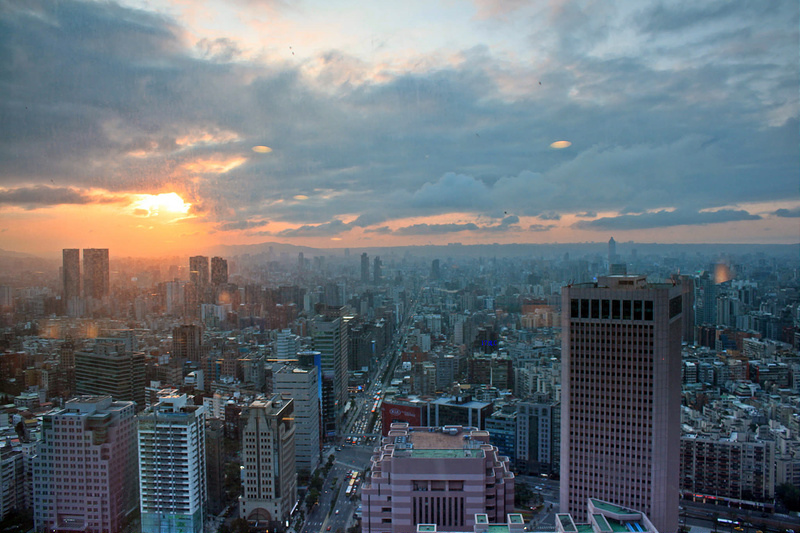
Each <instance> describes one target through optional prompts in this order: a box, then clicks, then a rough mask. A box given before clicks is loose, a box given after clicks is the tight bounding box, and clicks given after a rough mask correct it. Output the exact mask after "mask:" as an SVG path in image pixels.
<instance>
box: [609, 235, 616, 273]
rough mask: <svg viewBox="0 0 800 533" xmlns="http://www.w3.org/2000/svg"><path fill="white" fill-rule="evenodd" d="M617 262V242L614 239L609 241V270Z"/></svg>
mask: <svg viewBox="0 0 800 533" xmlns="http://www.w3.org/2000/svg"><path fill="white" fill-rule="evenodd" d="M616 262H617V241H615V240H614V237H611V238H610V239H608V268H609V269H610V268H611V265H613V264H614V263H616Z"/></svg>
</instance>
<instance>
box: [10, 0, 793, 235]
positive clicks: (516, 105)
mask: <svg viewBox="0 0 800 533" xmlns="http://www.w3.org/2000/svg"><path fill="white" fill-rule="evenodd" d="M245 1H246V0H241V2H245ZM267 4H268V5H269V6H273V7H274V8H275V9H278V10H279V11H281V10H283V9H284V8H283V7H281V6H283V4H281V3H275V2H267ZM476 9H477V14H476V18H475V20H469V21H468V23H469V24H473V25H474V26H469V27H468V29H473V30H481V31H476V32H475V34H476V35H487V33H486V32H485V30H487V29H491V30H493V34H495V35H503V38H502V39H498V40H492V39H491V38H487V39H485V41H486V42H484V39H481V40H480V42H479V41H478V40H474V41H470V44H469V45H465V46H462V45H461V44H459V45H458V46H459V48H458V49H449V48H448V49H447V50H443V51H440V52H437V53H435V54H433V53H431V54H429V53H424V52H423V51H421V50H422V49H421V48H419V47H418V46H417V44H418V43H415V42H412V41H408V42H409V43H410V44H409V46H407V47H406V46H403V47H404V48H407V49H408V50H407V51H404V54H407V55H404V56H403V57H399V56H398V55H395V56H391V57H387V56H384V55H381V54H373V55H369V54H367V55H364V54H361V55H359V54H358V51H357V50H356V49H354V48H348V47H347V45H348V38H349V36H346V37H342V38H341V39H339V40H337V41H335V42H331V43H329V44H326V45H325V46H323V47H320V48H319V49H318V50H316V51H315V52H313V53H311V55H309V56H307V57H306V58H304V59H303V60H302V61H301V60H285V59H280V60H279V59H275V57H273V56H271V55H270V52H265V54H264V55H263V56H261V57H259V58H258V59H257V60H255V59H248V57H247V53H246V52H243V50H245V48H246V47H245V45H244V44H243V41H242V40H241V39H240V38H239V36H237V35H234V34H229V35H227V36H222V35H216V34H215V35H213V36H205V35H201V36H199V37H198V38H197V39H192V42H191V43H190V42H189V41H188V39H187V35H192V33H191V32H189V31H187V28H186V27H185V26H184V25H183V22H182V21H181V20H179V19H175V18H170V17H168V16H166V15H162V14H157V13H153V12H148V11H146V10H142V9H129V8H126V7H123V6H120V5H118V4H114V3H97V2H73V1H61V2H56V1H54V0H43V1H41V2H37V3H35V4H28V3H24V2H18V3H10V4H8V5H7V6H6V9H3V10H2V13H0V55H1V56H2V57H8V58H12V60H11V61H8V62H7V65H6V67H7V68H4V69H2V71H0V84H2V85H3V87H4V97H3V98H2V99H0V118H2V123H3V128H2V129H0V160H2V161H3V165H0V187H4V188H5V189H6V191H11V190H16V189H20V190H26V189H32V188H35V187H39V186H44V185H46V184H48V183H50V180H51V179H54V178H58V179H57V180H56V181H57V182H58V183H60V184H66V185H67V186H65V187H64V188H65V189H74V190H75V191H83V190H92V189H103V190H107V191H112V192H110V193H109V194H114V193H117V192H143V191H146V192H149V191H153V190H158V191H167V190H175V191H176V192H178V193H180V194H181V196H182V197H183V198H191V201H192V203H193V204H195V205H194V206H193V208H192V209H193V213H197V214H199V215H202V218H203V219H204V220H208V221H210V222H213V223H214V224H215V226H216V227H217V228H220V229H222V228H227V229H224V230H223V231H233V230H247V229H251V228H254V227H256V226H254V225H250V223H249V222H244V221H256V220H264V221H265V222H267V221H269V222H271V223H280V222H282V223H291V224H292V225H298V226H300V227H299V228H296V229H294V230H285V231H284V232H278V233H277V234H273V233H271V232H262V233H264V234H265V235H276V236H281V237H286V238H290V237H303V236H312V235H319V236H330V235H337V234H339V233H342V232H344V231H347V230H348V229H349V228H350V227H360V228H365V229H364V233H376V234H385V233H386V232H387V231H389V230H388V229H387V228H388V227H389V226H388V225H386V224H387V223H389V222H391V221H398V220H403V219H407V218H409V217H426V216H447V215H449V216H451V217H452V218H451V219H452V220H455V219H456V217H458V219H459V220H463V217H464V215H465V214H467V215H470V216H474V217H475V218H474V220H476V221H479V220H482V218H481V217H491V216H493V215H495V214H498V213H504V212H508V213H512V212H513V213H516V214H517V215H519V216H522V217H525V216H529V217H531V216H539V217H540V218H541V219H543V220H557V219H556V218H554V217H556V216H559V215H558V214H564V213H577V215H576V216H578V217H579V218H595V217H596V213H597V212H618V213H623V215H634V214H635V213H639V216H640V217H641V218H631V219H622V218H620V217H609V218H611V219H614V220H616V219H619V220H618V222H616V223H617V224H622V225H624V224H636V223H638V224H646V223H647V222H648V220H653V222H651V223H653V224H656V225H654V226H652V227H660V225H659V224H657V222H658V220H657V217H654V213H652V212H653V211H658V210H660V209H663V207H664V206H665V205H681V206H685V207H686V210H687V211H686V213H679V214H678V215H660V216H661V217H662V218H663V219H664V220H666V221H667V222H670V221H674V220H683V221H688V223H692V224H699V225H705V224H710V223H713V222H708V220H712V219H714V220H720V219H722V218H723V217H724V216H725V215H720V214H714V215H712V214H708V213H709V211H707V210H713V209H718V208H721V207H723V206H726V205H736V204H742V203H743V202H777V201H784V200H785V199H786V198H789V197H792V195H796V191H797V176H798V175H800V148H798V147H800V127H798V124H799V123H798V92H797V79H798V76H799V74H798V64H797V61H796V56H797V49H796V42H797V34H798V29H797V24H796V21H797V6H796V4H793V3H791V2H785V3H780V2H778V3H765V4H764V5H758V4H757V3H743V4H740V3H730V2H718V1H714V2H711V3H709V4H704V5H693V4H686V5H683V4H681V5H675V4H671V5H663V4H662V3H656V2H654V3H649V2H645V3H643V4H640V3H638V2H637V3H635V4H634V3H631V4H626V3H620V4H616V3H615V4H614V5H605V4H602V3H595V4H593V5H582V4H577V3H574V4H573V3H569V2H557V3H551V4H547V5H544V4H541V5H532V4H531V3H526V2H523V1H521V0H511V1H507V2H505V1H501V0H481V1H480V2H479V3H478V4H477V6H476ZM533 15H539V16H533ZM466 18H469V17H466ZM696 21H702V24H701V23H699V22H696ZM754 22H757V24H754ZM275 24H278V22H275ZM55 29H57V31H55ZM445 29H446V28H443V30H445ZM453 29H454V30H463V29H465V28H464V27H459V28H453ZM512 30H513V31H512ZM516 30H519V31H516ZM448 31H449V29H448ZM525 33H527V35H528V39H527V40H525V39H524V38H523V37H522V36H523V35H525ZM461 35H469V32H463V31H462V32H461ZM509 35H514V36H515V37H513V39H514V41H513V42H514V44H515V45H517V44H520V45H521V46H522V48H520V49H519V50H517V49H514V50H513V53H511V52H512V51H509V50H506V51H504V46H505V44H504V41H505V39H506V38H509V39H511V38H512V37H507V36H509ZM382 38H383V37H382ZM392 38H395V37H392V35H387V36H386V37H385V39H388V40H391V39H392ZM408 38H409V39H413V37H408ZM517 39H518V40H517ZM523 41H524V42H523ZM458 42H459V43H462V42H465V41H461V40H459V41H458ZM420 45H421V43H420ZM284 52H285V53H286V54H288V52H286V51H285V50H284ZM520 57H526V58H535V59H534V60H531V61H528V60H524V61H523V60H520V59H518V58H520ZM398 65H401V66H402V67H403V68H399V67H398ZM540 81H541V82H542V85H539V82H540ZM731 110H736V112H735V113H733V112H731ZM556 139H564V140H569V141H570V142H572V146H571V147H570V149H569V150H550V149H549V145H550V143H552V142H553V140H556ZM260 145H263V146H269V147H270V148H271V149H272V152H271V153H268V154H261V153H254V152H253V151H252V147H253V146H260ZM209 170H211V171H209ZM20 194H21V193H20ZM46 194H50V195H51V196H50V198H51V200H49V202H51V203H48V201H42V202H38V203H37V202H29V203H26V204H22V203H20V204H19V205H27V206H43V205H52V203H53V202H56V203H57V201H56V200H54V199H53V196H57V195H55V194H54V193H46ZM70 194H71V195H72V196H71V198H72V200H71V201H72V202H74V203H80V202H88V200H87V195H86V194H85V193H80V192H76V193H62V196H63V197H64V198H66V199H67V200H65V201H69V197H70ZM299 194H303V195H306V196H308V200H305V201H302V202H293V201H291V198H293V197H294V196H296V195H299ZM23 196H24V195H23ZM34 196H35V195H34ZM39 196H40V197H42V198H43V197H44V196H43V195H39ZM0 197H2V196H0ZM58 201H60V200H58ZM6 203H8V202H6ZM199 205H202V209H199V208H198V207H196V206H199ZM628 206H635V210H634V209H633V208H631V207H628ZM773 209H774V208H773ZM267 213H268V215H267ZM691 213H694V215H691ZM716 213H721V212H720V211H717V212H716ZM775 214H776V215H777V216H781V215H780V214H779V213H778V212H775ZM648 217H649V218H648ZM715 217H716V218H715ZM495 218H496V217H495ZM339 219H345V220H353V219H354V220H353V221H352V222H351V223H350V224H349V225H347V224H344V223H341V222H338V220H339ZM443 219H444V218H443ZM749 220H752V218H751V219H749ZM330 221H337V222H330ZM603 221H605V222H603ZM582 222H583V221H582ZM594 223H596V224H597V226H598V227H599V226H601V225H602V224H613V222H608V221H607V219H601V221H594ZM378 224H383V226H381V227H377V228H371V226H376V225H378ZM392 225H397V224H396V223H395V224H392ZM473 226H474V228H473V227H471V226H469V225H468V224H457V225H447V224H445V225H441V224H430V225H414V226H407V227H406V228H400V229H399V230H397V232H396V233H397V234H398V235H416V234H418V233H415V232H423V233H419V234H436V233H451V232H454V231H484V232H493V231H504V230H510V229H512V228H514V224H511V223H508V224H505V225H503V224H502V223H501V224H500V225H496V226H481V225H479V224H473ZM281 227H283V226H281ZM552 227H553V226H551V225H544V224H534V225H532V226H531V231H547V230H549V229H551V228H552ZM587 227H595V226H587ZM403 232H407V233H403ZM255 234H256V233H254V232H250V233H249V235H255Z"/></svg>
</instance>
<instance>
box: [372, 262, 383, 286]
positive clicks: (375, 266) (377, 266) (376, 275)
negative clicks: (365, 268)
mask: <svg viewBox="0 0 800 533" xmlns="http://www.w3.org/2000/svg"><path fill="white" fill-rule="evenodd" d="M382 264H383V263H381V258H380V256H377V255H376V256H375V260H373V261H372V282H373V283H376V284H377V283H380V282H381V279H382V277H383V273H382V272H381V265H382Z"/></svg>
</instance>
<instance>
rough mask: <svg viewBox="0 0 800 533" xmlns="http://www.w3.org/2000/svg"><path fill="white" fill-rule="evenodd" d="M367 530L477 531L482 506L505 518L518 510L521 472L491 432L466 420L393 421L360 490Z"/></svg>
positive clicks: (394, 532) (491, 519) (398, 532)
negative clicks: (428, 527) (436, 423)
mask: <svg viewBox="0 0 800 533" xmlns="http://www.w3.org/2000/svg"><path fill="white" fill-rule="evenodd" d="M361 505H362V507H363V509H364V521H363V525H362V528H363V531H372V532H373V533H389V532H391V533H401V532H407V531H417V527H416V526H417V524H436V530H437V531H471V530H472V528H473V526H474V525H475V524H474V521H475V518H474V515H475V514H476V513H485V514H487V518H488V520H489V522H492V523H504V522H505V521H506V517H507V515H508V514H509V513H513V510H514V474H513V473H512V472H511V470H510V469H509V463H508V457H504V456H500V455H499V454H498V453H497V448H496V447H494V446H492V445H491V444H489V433H488V432H486V431H480V430H476V429H475V428H469V427H462V426H444V427H410V426H409V425H408V424H407V423H405V422H401V423H394V424H392V425H391V430H390V431H389V435H388V436H387V437H384V439H383V446H382V448H381V449H380V450H379V451H378V452H377V453H376V454H375V455H373V456H372V466H371V469H370V474H369V477H368V478H367V479H366V481H365V482H364V485H363V488H362V492H361Z"/></svg>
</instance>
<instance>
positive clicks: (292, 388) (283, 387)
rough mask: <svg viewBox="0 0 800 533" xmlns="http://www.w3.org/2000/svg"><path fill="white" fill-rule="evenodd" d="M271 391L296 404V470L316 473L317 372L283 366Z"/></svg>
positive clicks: (277, 371)
mask: <svg viewBox="0 0 800 533" xmlns="http://www.w3.org/2000/svg"><path fill="white" fill-rule="evenodd" d="M272 390H273V392H275V393H278V394H283V395H284V396H288V397H290V398H292V399H293V400H294V424H295V431H296V432H297V433H296V437H295V464H296V465H297V470H305V471H306V472H309V473H310V472H313V471H314V469H315V468H317V466H318V465H319V460H320V454H319V449H320V446H319V422H320V418H319V409H320V393H319V390H320V384H319V378H318V376H317V369H316V368H314V367H313V366H312V367H310V368H298V367H296V366H289V365H286V366H282V367H280V368H279V369H277V370H275V371H273V373H272Z"/></svg>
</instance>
